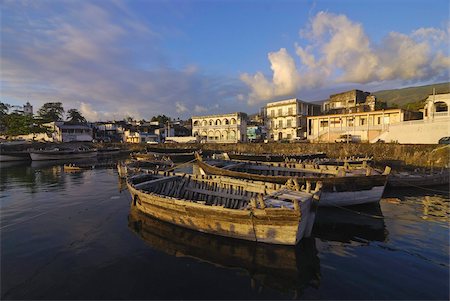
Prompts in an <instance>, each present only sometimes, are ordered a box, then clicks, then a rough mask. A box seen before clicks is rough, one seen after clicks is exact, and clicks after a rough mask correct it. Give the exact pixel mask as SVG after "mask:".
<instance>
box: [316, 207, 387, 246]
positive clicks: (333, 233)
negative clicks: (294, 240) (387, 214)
mask: <svg viewBox="0 0 450 301" xmlns="http://www.w3.org/2000/svg"><path fill="white" fill-rule="evenodd" d="M313 235H314V237H317V238H320V239H322V240H327V241H338V242H344V243H348V242H351V241H357V242H368V241H380V242H384V241H386V240H387V236H388V231H387V229H386V226H385V223H384V216H383V212H382V211H381V207H380V205H379V204H366V205H360V206H352V207H349V208H328V207H321V208H319V210H318V211H317V214H316V220H315V223H314V228H313Z"/></svg>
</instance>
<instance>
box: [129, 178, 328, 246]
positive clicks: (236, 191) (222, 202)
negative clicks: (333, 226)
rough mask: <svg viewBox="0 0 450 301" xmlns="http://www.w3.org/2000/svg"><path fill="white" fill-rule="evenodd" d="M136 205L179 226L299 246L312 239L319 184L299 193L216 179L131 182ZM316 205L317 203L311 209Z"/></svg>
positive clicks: (257, 184) (132, 179)
mask: <svg viewBox="0 0 450 301" xmlns="http://www.w3.org/2000/svg"><path fill="white" fill-rule="evenodd" d="M127 186H128V190H129V191H130V193H131V196H132V199H133V201H132V205H133V206H136V207H137V209H139V210H140V211H142V212H144V213H146V214H148V215H150V216H153V217H155V218H157V219H160V220H162V221H165V222H169V223H172V224H175V225H177V226H181V227H185V228H189V229H193V230H196V231H200V232H205V233H210V234H215V235H220V236H227V237H232V238H238V239H244V240H250V241H257V242H265V243H271V244H284V245H295V244H297V243H298V242H299V241H300V240H301V239H302V238H303V237H309V236H310V235H311V230H312V226H313V224H314V217H315V207H316V206H315V203H316V202H317V200H318V199H319V198H320V184H319V185H316V189H315V191H313V192H312V191H311V186H310V185H308V186H307V188H306V189H304V190H301V189H300V187H298V186H297V187H296V189H294V188H293V187H292V186H289V185H288V186H286V185H285V186H283V185H279V184H274V183H261V182H251V181H241V180H238V179H233V178H227V177H215V176H195V175H187V176H186V175H185V176H176V175H174V174H172V175H171V176H165V177H160V176H157V175H152V174H146V175H139V176H136V177H131V178H128V182H127ZM313 203H314V204H313Z"/></svg>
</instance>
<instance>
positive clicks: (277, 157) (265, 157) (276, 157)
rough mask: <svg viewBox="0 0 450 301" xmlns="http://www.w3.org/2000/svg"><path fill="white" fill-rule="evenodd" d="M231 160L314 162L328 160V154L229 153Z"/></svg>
mask: <svg viewBox="0 0 450 301" xmlns="http://www.w3.org/2000/svg"><path fill="white" fill-rule="evenodd" d="M227 156H228V158H229V159H230V160H245V161H258V162H285V161H286V160H297V161H298V160H312V159H318V158H326V154H325V153H322V152H319V153H312V154H292V155H290V154H245V153H227Z"/></svg>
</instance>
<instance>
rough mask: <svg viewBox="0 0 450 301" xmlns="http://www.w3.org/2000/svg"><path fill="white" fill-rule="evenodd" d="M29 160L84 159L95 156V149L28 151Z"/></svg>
mask: <svg viewBox="0 0 450 301" xmlns="http://www.w3.org/2000/svg"><path fill="white" fill-rule="evenodd" d="M30 156H31V160H33V161H42V160H64V159H84V158H94V157H96V156H97V150H96V149H58V148H56V149H51V150H33V151H30Z"/></svg>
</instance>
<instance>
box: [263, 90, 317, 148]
mask: <svg viewBox="0 0 450 301" xmlns="http://www.w3.org/2000/svg"><path fill="white" fill-rule="evenodd" d="M264 111H265V124H266V128H267V138H268V139H269V140H275V141H279V140H293V139H295V138H304V137H305V131H306V116H308V115H317V114H319V112H320V105H316V104H311V103H307V102H304V101H301V100H299V99H296V98H294V99H287V100H282V101H276V102H270V103H268V104H267V105H266V106H265V108H264Z"/></svg>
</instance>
